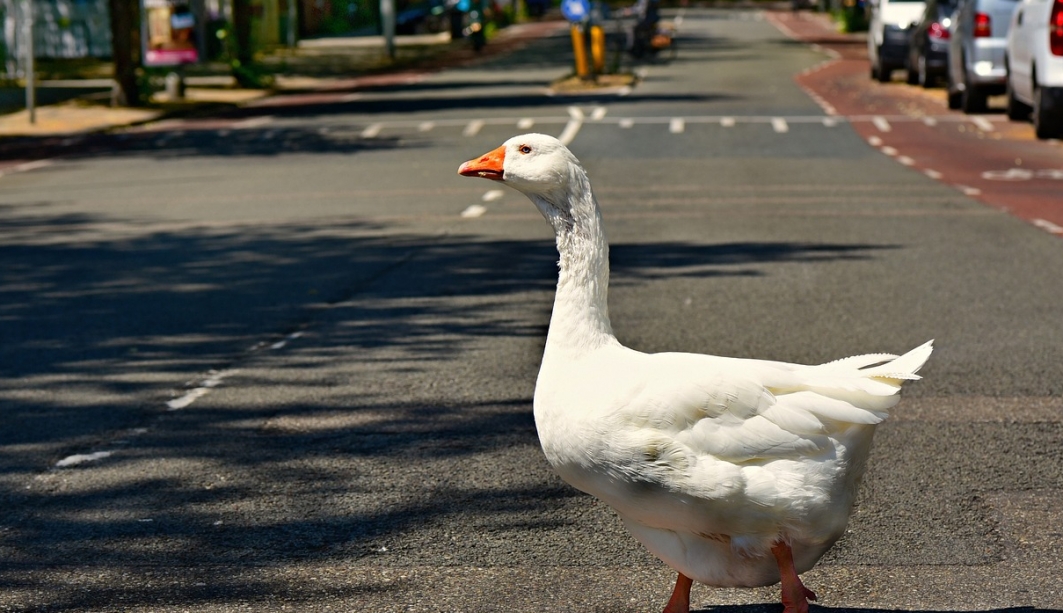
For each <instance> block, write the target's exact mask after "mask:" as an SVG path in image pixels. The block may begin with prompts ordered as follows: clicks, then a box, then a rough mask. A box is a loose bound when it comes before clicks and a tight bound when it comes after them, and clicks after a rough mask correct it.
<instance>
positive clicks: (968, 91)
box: [960, 79, 988, 115]
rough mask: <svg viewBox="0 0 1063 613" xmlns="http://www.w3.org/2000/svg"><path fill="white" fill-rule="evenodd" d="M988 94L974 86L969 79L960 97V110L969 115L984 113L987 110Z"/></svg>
mask: <svg viewBox="0 0 1063 613" xmlns="http://www.w3.org/2000/svg"><path fill="white" fill-rule="evenodd" d="M987 98H988V96H986V93H985V92H984V91H982V90H981V89H979V88H977V87H975V86H974V84H973V83H971V80H970V79H967V80H966V82H965V83H964V86H963V94H961V95H960V108H961V109H963V112H964V113H967V114H968V115H970V114H972V113H984V112H985V110H986V99H987Z"/></svg>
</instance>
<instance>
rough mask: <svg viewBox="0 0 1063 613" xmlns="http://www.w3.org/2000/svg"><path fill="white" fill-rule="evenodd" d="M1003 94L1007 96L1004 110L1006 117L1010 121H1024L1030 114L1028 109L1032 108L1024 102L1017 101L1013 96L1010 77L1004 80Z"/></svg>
mask: <svg viewBox="0 0 1063 613" xmlns="http://www.w3.org/2000/svg"><path fill="white" fill-rule="evenodd" d="M1004 83H1005V85H1004V95H1005V96H1006V97H1007V101H1008V102H1007V106H1006V107H1005V109H1004V112H1005V113H1007V114H1008V119H1010V120H1012V121H1026V119H1027V118H1028V117H1029V116H1030V111H1031V110H1033V109H1031V108H1030V107H1029V106H1027V105H1026V104H1024V103H1022V102H1020V101H1019V99H1018V98H1016V97H1015V90H1013V89H1012V88H1011V79H1005V80H1004Z"/></svg>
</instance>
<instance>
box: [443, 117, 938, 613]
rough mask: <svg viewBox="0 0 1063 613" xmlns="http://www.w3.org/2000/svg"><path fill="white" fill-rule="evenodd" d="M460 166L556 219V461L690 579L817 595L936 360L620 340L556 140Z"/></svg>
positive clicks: (682, 607)
mask: <svg viewBox="0 0 1063 613" xmlns="http://www.w3.org/2000/svg"><path fill="white" fill-rule="evenodd" d="M459 173H460V174H462V175H465V176H479V177H483V178H488V179H492V180H496V181H502V182H504V183H506V184H508V185H510V186H512V187H514V188H516V189H518V190H519V191H521V192H523V193H525V194H526V195H527V196H528V197H529V198H530V199H531V201H532V202H533V203H534V204H535V205H536V206H537V208H538V209H539V210H540V212H541V213H542V214H543V216H544V217H545V218H546V219H547V221H548V222H550V224H551V225H552V226H553V228H554V232H555V237H556V242H557V248H558V252H559V255H560V262H559V277H558V285H557V293H556V295H555V298H554V307H553V312H552V315H551V319H550V328H549V332H548V334H547V341H546V348H545V350H544V353H543V359H542V365H541V367H540V371H539V377H538V379H537V381H536V386H535V399H534V413H535V425H536V429H537V431H538V434H539V440H540V443H541V444H542V448H543V452H544V454H545V455H546V458H547V460H548V461H549V463H550V465H551V466H552V467H553V468H554V469H555V470H556V471H557V473H558V474H559V475H560V476H561V478H562V479H564V480H565V481H566V482H568V483H569V484H571V485H572V486H574V487H576V488H578V489H580V490H582V491H584V492H587V493H588V494H591V495H593V496H595V497H597V498H599V499H601V500H602V501H604V502H606V503H607V504H609V505H610V506H611V507H612V508H613V509H615V510H616V512H617V513H618V514H619V516H620V517H621V519H622V520H623V521H624V524H625V525H626V526H627V528H628V530H629V531H630V532H631V534H632V535H633V536H634V537H635V538H636V539H638V540H639V541H640V542H641V543H642V544H643V545H644V546H645V547H646V548H647V549H648V550H649V551H650V552H652V553H653V554H654V555H655V556H657V557H658V558H660V559H661V560H662V561H664V562H665V563H666V564H667V565H668V566H670V567H671V568H673V569H675V570H676V571H678V573H679V579H678V580H677V583H676V588H675V590H674V591H673V594H672V598H671V600H670V601H669V603H668V607H667V608H666V611H668V612H678V611H686V610H688V607H689V590H690V584H691V581H692V580H693V581H698V582H701V583H705V584H708V585H714V586H729V587H752V586H762V585H771V584H774V583H778V582H780V581H782V584H783V588H782V590H783V595H782V596H783V597H782V600H783V604H784V605H785V606H786V611H787V613H804V612H806V611H807V609H808V605H807V599H814V598H815V595H814V594H813V593H812V592H811V591H809V590H807V589H806V588H805V587H804V586H803V584H802V583H801V581H800V579H799V577H798V573H801V572H804V571H806V570H808V569H810V568H812V566H813V565H814V564H815V563H816V561H817V560H819V558H820V557H821V556H822V555H823V553H824V552H825V551H827V549H829V548H830V546H831V545H832V544H833V543H834V542H835V541H836V540H837V539H838V538H839V537H840V536H841V535H842V534H843V533H844V531H845V527H846V524H847V523H848V518H849V513H850V511H851V509H852V505H853V502H854V500H855V497H856V492H857V489H858V487H859V484H860V479H861V477H862V476H863V473H864V469H865V466H866V461H867V457H868V454H869V451H870V448H871V442H872V436H873V434H874V428H875V426H876V425H877V424H878V423H880V422H882V421H883V420H884V419H885V418H886V417H887V415H888V410H889V409H890V408H891V407H892V406H894V405H895V404H896V402H897V400H898V399H899V396H898V392H899V391H900V386H901V383H902V382H903V381H905V380H913V379H918V378H919V377H918V375H916V374H915V373H916V372H917V371H918V370H919V368H920V367H921V366H922V365H923V363H924V362H925V361H926V360H927V358H929V356H930V353H931V351H932V343H930V342H928V343H926V344H924V345H922V346H920V347H917V348H915V349H913V350H911V351H909V352H908V353H906V354H904V355H902V356H897V355H892V354H870V355H865V356H857V357H852V358H846V359H842V360H837V361H834V362H830V363H827V364H822V365H815V366H806V365H799V364H789V363H783V362H773V361H765V360H751V359H738V358H725V357H717V356H711V355H700V354H690V353H657V354H646V353H642V352H639V351H635V350H633V349H629V348H627V347H624V346H623V345H621V344H620V342H619V341H618V340H617V339H616V337H615V336H614V335H613V332H612V327H611V324H610V321H609V314H608V303H607V292H608V283H609V263H608V242H607V240H606V237H605V233H604V229H603V225H602V218H601V213H600V210H599V207H598V203H597V201H596V199H595V197H594V194H593V191H592V190H591V186H590V182H589V180H588V178H587V175H586V173H585V172H584V170H583V168H582V166H581V165H580V164H579V161H578V160H576V158H575V156H573V155H572V153H571V152H570V151H569V150H568V149H567V148H566V147H565V146H564V145H562V144H561V143H560V142H559V141H557V140H556V139H554V138H552V137H550V136H545V135H541V134H527V135H523V136H517V137H514V138H512V139H510V140H509V141H507V142H506V143H505V144H504V145H502V146H501V147H499V148H498V149H496V150H494V151H492V152H490V153H488V154H486V155H484V156H481V157H480V158H477V159H474V160H470V161H469V162H466V163H465V164H462V166H461V168H460V169H459Z"/></svg>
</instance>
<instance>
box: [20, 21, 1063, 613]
mask: <svg viewBox="0 0 1063 613" xmlns="http://www.w3.org/2000/svg"><path fill="white" fill-rule="evenodd" d="M673 16H675V15H674V14H673ZM680 28H681V38H680V44H681V47H680V54H679V57H678V58H677V59H676V60H675V61H673V62H670V63H659V64H649V65H647V66H645V67H644V69H645V72H644V73H643V80H642V82H641V83H640V84H639V85H638V86H637V87H636V88H634V89H633V90H631V91H630V92H626V95H624V94H625V92H612V93H609V94H598V95H593V96H583V97H573V98H563V97H557V96H553V97H551V96H547V95H545V94H544V88H545V86H546V85H547V84H548V83H549V82H551V81H552V80H554V79H556V78H558V77H559V76H561V75H563V74H564V73H565V71H566V70H567V65H566V62H567V60H566V57H567V56H566V55H565V49H566V45H567V44H568V43H567V40H566V36H567V34H565V33H564V32H563V31H562V32H561V33H560V35H558V36H554V37H551V38H548V39H545V40H543V41H541V42H539V43H536V44H534V45H532V46H529V47H528V48H526V49H524V50H522V51H520V52H518V53H515V54H513V55H510V56H508V57H506V58H502V59H496V60H492V61H490V62H485V63H482V64H479V65H477V66H472V67H465V68H458V69H451V70H447V71H443V72H438V73H434V74H431V75H425V76H424V77H423V78H420V79H418V80H416V81H415V82H410V83H404V84H397V85H392V86H383V87H380V88H377V89H372V90H364V91H354V92H339V93H336V94H335V95H329V96H324V97H318V98H316V99H314V100H306V99H304V100H301V101H298V100H296V101H294V102H292V101H289V102H291V103H290V104H272V105H270V106H261V107H256V108H249V109H245V110H244V111H243V112H242V113H241V114H238V115H234V116H228V117H221V118H216V119H211V120H199V121H183V122H171V123H169V124H164V125H162V126H158V125H156V126H148V127H146V128H142V129H137V130H131V131H128V132H126V133H123V134H120V135H116V136H114V137H108V138H107V139H103V140H100V141H93V143H94V144H93V146H92V147H91V148H86V149H84V151H83V153H81V154H77V153H71V154H69V155H65V156H62V157H59V158H56V159H51V160H45V161H42V162H40V163H39V164H37V165H35V166H32V167H30V168H25V169H23V170H25V172H15V173H9V174H5V175H4V176H3V177H0V189H3V194H4V196H3V201H2V202H3V206H2V207H0V219H2V220H3V222H2V223H0V233H2V235H3V240H2V242H0V245H2V246H0V253H2V259H3V262H4V267H3V270H2V272H0V275H2V276H0V292H2V300H0V338H2V341H3V342H2V343H0V403H2V405H3V420H4V421H3V427H2V428H0V509H2V511H0V610H5V611H189V610H191V611H207V612H214V611H219V612H220V611H242V610H259V611H261V610H269V611H274V610H276V611H282V610H291V611H307V612H316V611H463V612H471V611H498V610H506V611H560V610H569V611H574V610H591V611H616V612H621V611H652V610H658V609H659V608H660V607H662V606H663V604H664V601H665V600H666V598H667V595H668V593H669V590H670V589H671V582H672V580H673V579H674V577H673V576H672V574H671V572H670V571H668V570H667V569H666V568H664V567H663V566H662V565H661V564H660V563H659V562H657V561H656V560H654V559H653V558H652V557H651V556H649V555H648V554H646V553H645V552H644V551H642V550H641V549H640V547H639V546H638V545H637V544H636V543H635V542H634V540H633V539H631V538H630V537H628V536H627V535H626V533H625V532H624V530H623V528H622V526H621V525H620V523H619V522H618V520H617V519H616V518H615V516H614V515H613V514H612V513H611V512H610V511H609V509H607V508H605V507H603V506H602V505H601V504H599V503H597V502H596V501H595V500H593V499H591V498H589V497H587V496H584V495H582V494H580V493H578V492H576V491H574V490H572V489H571V488H569V487H568V486H566V485H565V484H564V483H562V482H561V481H560V479H559V478H557V477H556V476H555V475H554V474H552V473H551V471H550V470H549V468H548V467H547V465H546V463H545V461H544V460H543V458H542V456H541V453H540V451H539V449H538V443H537V439H536V436H535V430H534V424H533V422H532V418H531V395H532V390H533V383H534V379H535V375H536V371H537V365H538V360H539V356H540V352H541V350H542V347H543V342H544V335H545V329H546V323H547V319H548V316H549V311H550V304H551V299H552V291H553V283H554V281H555V275H556V266H555V261H556V254H555V252H554V251H553V245H552V241H551V235H550V232H549V228H548V226H547V225H546V223H545V222H543V221H542V219H541V218H539V216H538V213H537V212H536V211H535V210H534V208H533V207H532V206H531V205H530V203H528V202H526V201H525V200H524V199H523V197H521V196H519V194H517V193H515V192H512V191H507V190H506V189H505V188H500V186H498V185H496V184H492V183H488V182H486V181H476V180H470V179H466V178H462V177H459V176H457V174H456V169H457V166H458V164H460V163H461V162H462V161H464V160H466V159H469V158H472V157H474V156H476V155H478V154H481V153H483V152H486V151H488V150H490V149H492V148H494V147H496V146H497V145H498V144H500V143H501V142H502V141H503V140H505V139H506V138H508V137H509V136H512V135H514V134H517V133H520V132H525V131H533V130H535V131H543V132H547V133H551V134H554V135H564V136H565V137H566V140H569V141H570V142H571V148H572V150H573V151H574V152H575V153H576V155H577V156H579V157H580V158H581V159H582V160H583V162H584V164H585V166H586V167H587V169H588V171H589V173H590V176H591V179H592V181H593V182H594V185H595V186H596V189H597V193H598V197H599V200H600V201H601V204H602V207H603V210H604V216H605V223H606V227H607V230H608V233H609V236H610V239H611V241H612V247H613V248H612V265H613V277H612V279H613V286H612V290H613V291H612V293H611V310H612V317H613V322H614V327H615V330H616V333H617V335H618V337H619V338H620V339H621V340H622V341H623V342H624V343H625V344H628V345H630V346H633V347H636V348H638V349H642V350H645V351H661V350H679V351H697V352H710V353H716V354H721V355H733V356H742V357H757V358H768V359H777V360H786V361H793V362H809V363H811V362H822V361H826V360H831V359H834V358H838V357H842V356H847V355H852V354H856V353H865V352H872V351H875V352H877V351H889V352H901V351H904V350H907V349H909V348H911V347H914V346H916V345H918V344H920V343H922V342H924V341H926V340H927V339H930V338H934V339H936V342H937V347H938V349H937V350H936V351H935V353H934V356H933V358H932V359H931V361H930V363H929V364H928V365H927V367H926V368H925V369H924V371H923V373H922V374H923V375H924V376H925V379H924V380H923V381H920V382H918V383H915V384H912V385H910V386H908V388H907V389H906V390H905V392H906V393H905V400H904V401H903V402H902V405H901V406H900V407H899V408H898V409H897V410H896V412H895V414H894V415H893V416H892V417H891V419H890V420H889V421H888V422H886V423H885V424H884V425H883V426H881V427H880V429H879V431H878V435H877V437H876V445H875V448H874V451H873V456H872V458H871V467H870V470H869V472H868V475H867V477H866V479H865V483H864V487H863V490H862V493H861V497H860V502H859V506H858V509H857V510H856V513H855V515H854V517H853V519H852V521H851V524H850V531H849V533H848V534H847V535H846V536H845V537H844V538H843V539H842V541H840V542H839V543H838V544H837V545H836V547H835V548H834V549H833V550H832V551H831V552H830V553H829V554H828V556H827V557H826V558H825V559H824V560H823V561H822V562H821V563H820V564H819V565H818V566H817V567H816V568H815V569H814V570H812V571H810V572H809V573H807V574H806V575H805V582H806V584H807V585H808V586H809V587H810V588H811V589H813V590H815V591H816V592H817V593H818V594H819V596H820V603H821V606H822V608H823V609H828V610H830V609H835V610H849V611H879V610H905V611H975V610H998V611H1003V610H1006V609H1016V608H1023V609H1026V610H1037V611H1050V610H1051V611H1056V610H1063V588H1060V585H1059V581H1058V577H1057V575H1058V572H1057V571H1058V568H1059V567H1060V563H1061V562H1063V559H1061V556H1063V532H1061V531H1060V528H1059V526H1060V525H1061V511H1060V509H1061V508H1063V505H1061V504H1060V503H1061V502H1063V445H1061V444H1060V442H1061V441H1063V329H1061V326H1060V325H1059V324H1060V304H1063V283H1060V271H1061V270H1063V242H1061V241H1060V239H1059V238H1058V237H1056V236H1053V235H1052V234H1051V233H1049V232H1046V231H1045V230H1044V229H1042V228H1039V227H1037V226H1034V225H1032V224H1030V223H1028V222H1027V221H1024V220H1022V219H1020V218H1017V217H1014V216H1011V215H1009V214H1007V213H1005V212H1003V211H1001V210H999V209H996V208H993V207H990V206H986V204H985V203H983V202H981V201H979V200H976V199H974V198H973V197H972V196H970V195H968V194H966V193H964V192H963V191H962V190H960V189H957V188H956V187H955V186H954V185H951V184H949V183H948V182H945V181H940V180H936V179H934V178H932V177H930V176H927V175H926V174H925V173H923V172H920V171H918V170H914V169H912V168H910V167H908V166H906V165H904V164H898V163H897V162H896V161H895V160H894V159H892V158H891V157H890V156H888V155H884V153H883V152H882V151H881V150H880V148H878V147H874V146H870V145H869V144H868V142H867V140H866V138H865V137H864V136H862V135H861V133H860V130H859V129H858V126H856V123H855V122H854V121H852V120H850V119H849V118H848V117H847V116H846V115H844V114H838V115H830V114H828V113H827V112H826V111H825V110H824V108H823V107H822V106H821V104H820V103H819V102H817V101H816V100H815V99H813V98H812V97H810V96H809V94H808V93H807V90H806V89H805V88H803V87H802V86H801V85H800V84H799V83H798V82H796V81H795V76H796V75H799V73H801V72H802V71H803V70H806V69H808V68H811V67H814V66H816V65H818V64H819V63H821V62H823V61H824V60H825V59H829V58H827V57H826V56H825V55H824V54H823V52H821V51H817V50H814V49H812V48H810V47H809V46H808V45H806V44H804V43H800V42H797V41H794V40H792V39H791V38H788V37H787V36H786V35H784V34H783V33H782V32H781V31H780V30H779V29H777V28H776V27H774V26H773V25H772V24H771V23H770V22H769V21H768V20H767V19H765V17H764V15H763V14H762V13H759V12H746V11H734V12H730V11H718V10H701V9H699V10H695V9H689V10H686V11H684V12H683V13H682V23H681V26H680ZM1045 146H1052V145H1050V144H1049V145H1045ZM500 189H501V191H499V190H500ZM693 603H694V606H695V607H697V608H699V609H701V610H710V609H711V610H717V611H728V612H731V613H759V612H761V611H777V610H778V606H779V605H778V604H777V593H776V589H775V588H764V589H756V590H720V589H710V588H706V587H703V586H696V587H695V588H694V592H693ZM819 608H820V607H819V606H814V609H819Z"/></svg>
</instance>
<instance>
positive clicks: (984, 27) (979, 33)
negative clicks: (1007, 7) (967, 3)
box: [974, 13, 993, 38]
mask: <svg viewBox="0 0 1063 613" xmlns="http://www.w3.org/2000/svg"><path fill="white" fill-rule="evenodd" d="M992 25H993V24H992V23H991V22H990V20H989V15H988V14H986V13H975V14H974V37H975V38H982V37H985V36H992V34H993V27H992Z"/></svg>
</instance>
